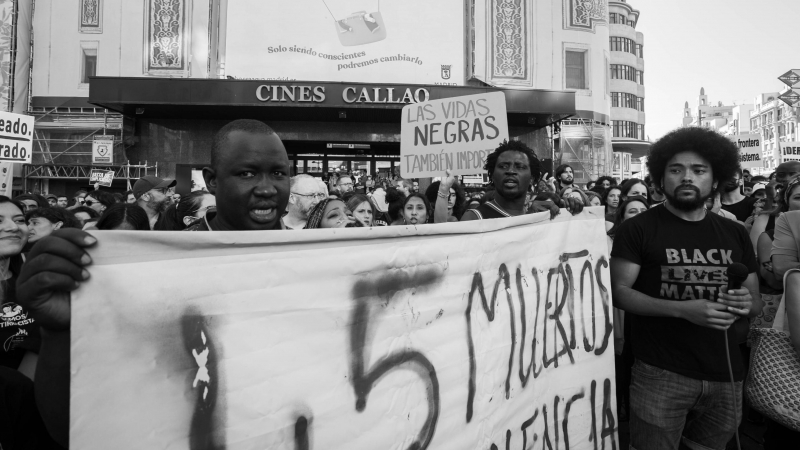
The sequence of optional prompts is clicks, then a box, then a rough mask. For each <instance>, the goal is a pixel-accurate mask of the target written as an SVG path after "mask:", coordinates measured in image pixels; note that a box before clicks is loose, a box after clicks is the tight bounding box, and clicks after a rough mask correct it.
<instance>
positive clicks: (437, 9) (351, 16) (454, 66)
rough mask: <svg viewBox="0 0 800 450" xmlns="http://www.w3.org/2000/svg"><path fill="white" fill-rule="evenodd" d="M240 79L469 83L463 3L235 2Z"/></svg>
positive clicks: (233, 65)
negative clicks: (466, 76)
mask: <svg viewBox="0 0 800 450" xmlns="http://www.w3.org/2000/svg"><path fill="white" fill-rule="evenodd" d="M227 14H228V20H227V22H228V24H236V26H235V27H234V26H229V27H228V29H227V37H226V49H225V74H226V75H228V76H232V77H235V78H237V79H259V80H261V79H263V80H281V81H294V80H303V81H347V82H361V83H414V84H439V85H463V84H464V83H465V75H464V65H465V62H464V61H465V59H464V58H465V50H464V39H463V35H464V19H463V17H464V4H463V1H462V0H437V1H435V2H431V1H429V0H383V1H379V0H292V1H283V2H265V1H263V0H237V1H235V2H229V3H228V11H227Z"/></svg>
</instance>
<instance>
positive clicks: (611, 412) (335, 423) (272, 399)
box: [70, 208, 617, 450]
mask: <svg viewBox="0 0 800 450" xmlns="http://www.w3.org/2000/svg"><path fill="white" fill-rule="evenodd" d="M366 231H368V232H366ZM366 231H365V230H364V229H357V228H353V229H350V228H347V229H321V230H304V231H282V232H274V231H267V232H238V233H237V232H207V233H166V232H148V233H137V232H125V231H115V232H113V233H109V232H94V234H95V236H97V237H98V240H99V244H98V245H97V246H96V248H94V249H92V250H91V256H92V260H93V264H92V266H91V267H90V270H91V279H90V281H89V282H87V283H84V284H83V285H82V287H81V288H80V289H79V290H77V291H75V292H74V293H73V297H72V302H71V304H72V334H71V339H72V350H71V351H72V353H71V358H72V359H71V373H72V379H71V396H70V398H71V400H70V407H71V412H70V420H71V424H70V446H71V447H72V448H80V449H82V450H91V449H108V448H114V449H117V450H122V449H136V450H139V449H143V448H147V449H161V448H167V447H169V448H189V449H200V448H227V449H265V448H268V449H287V450H288V449H323V448H324V449H342V450H345V449H346V450H351V449H379V448H396V449H406V448H418V449H437V450H439V449H452V450H463V449H473V448H478V449H490V448H495V447H496V448H509V445H510V448H531V446H532V447H533V448H536V449H541V448H563V445H565V444H567V443H568V445H567V447H569V448H571V449H573V450H590V449H591V450H594V449H595V448H613V447H614V446H615V445H617V444H616V439H617V433H616V427H617V421H616V404H615V388H614V384H615V383H614V344H613V335H612V334H613V333H612V330H613V324H612V308H611V300H610V289H609V288H610V284H609V283H610V277H609V271H608V247H607V244H606V236H605V227H604V219H603V210H602V208H589V209H588V210H587V211H584V212H583V213H582V214H581V215H579V216H576V217H571V216H570V215H569V214H568V213H567V212H566V211H563V210H562V212H561V215H560V216H559V217H558V218H556V220H554V221H550V220H549V213H540V214H535V215H527V216H522V217H514V218H509V219H501V220H483V221H474V222H464V223H452V224H438V225H421V226H420V225H418V226H416V227H403V226H400V227H379V228H372V229H370V230H366ZM132 273H136V275H137V276H135V277H133V276H131V274H132ZM165 274H169V276H166V277H165V276H164V275H165ZM141 280H147V282H146V283H142V281H141Z"/></svg>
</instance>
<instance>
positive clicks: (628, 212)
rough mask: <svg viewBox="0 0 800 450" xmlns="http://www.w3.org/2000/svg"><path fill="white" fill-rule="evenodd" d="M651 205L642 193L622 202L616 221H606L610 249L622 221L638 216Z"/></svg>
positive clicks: (615, 216)
mask: <svg viewBox="0 0 800 450" xmlns="http://www.w3.org/2000/svg"><path fill="white" fill-rule="evenodd" d="M649 207H650V206H649V204H648V203H647V199H646V198H645V197H642V196H640V195H634V196H631V197H628V198H626V199H625V200H623V201H622V204H621V205H620V206H619V208H617V212H616V213H615V214H614V221H613V222H606V234H607V235H608V237H609V242H608V249H609V251H611V241H613V239H614V234H615V233H616V232H617V229H619V226H620V225H622V222H625V221H626V220H628V219H630V218H631V217H636V216H638V215H639V214H641V213H643V212H645V211H647V209H648V208H649Z"/></svg>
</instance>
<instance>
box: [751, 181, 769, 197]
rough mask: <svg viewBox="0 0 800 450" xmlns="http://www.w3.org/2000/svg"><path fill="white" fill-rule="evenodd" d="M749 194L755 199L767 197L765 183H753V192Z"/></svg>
mask: <svg viewBox="0 0 800 450" xmlns="http://www.w3.org/2000/svg"><path fill="white" fill-rule="evenodd" d="M751 196H752V197H753V198H755V199H756V200H763V199H765V198H767V183H753V193H752V194H751Z"/></svg>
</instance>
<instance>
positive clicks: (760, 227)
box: [750, 177, 800, 260]
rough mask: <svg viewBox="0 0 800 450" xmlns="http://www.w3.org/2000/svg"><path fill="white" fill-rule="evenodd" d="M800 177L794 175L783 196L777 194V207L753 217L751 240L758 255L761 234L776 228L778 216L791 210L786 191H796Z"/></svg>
mask: <svg viewBox="0 0 800 450" xmlns="http://www.w3.org/2000/svg"><path fill="white" fill-rule="evenodd" d="M799 178H800V177H794V178H792V179H791V180H789V181H787V182H786V189H784V190H783V192H782V193H783V194H784V195H783V196H778V195H776V197H777V198H776V199H775V200H776V202H775V207H774V208H772V209H766V210H762V211H761V213H760V214H758V215H757V216H756V217H755V219H753V227H752V228H751V229H750V240H751V241H752V242H753V246H754V247H755V249H756V256H758V257H759V260H761V257H760V256H759V254H758V253H759V252H760V251H761V246H759V244H758V241H759V239H760V238H761V235H762V234H764V233H765V232H767V231H771V230H774V229H775V221H776V220H777V219H778V217H779V216H780V215H781V214H783V213H785V212H786V211H788V210H789V202H788V201H787V199H788V198H789V197H787V195H786V193H791V192H796V191H795V188H796V187H797V182H798V181H797V180H798V179H799ZM765 257H766V258H769V255H765Z"/></svg>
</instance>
